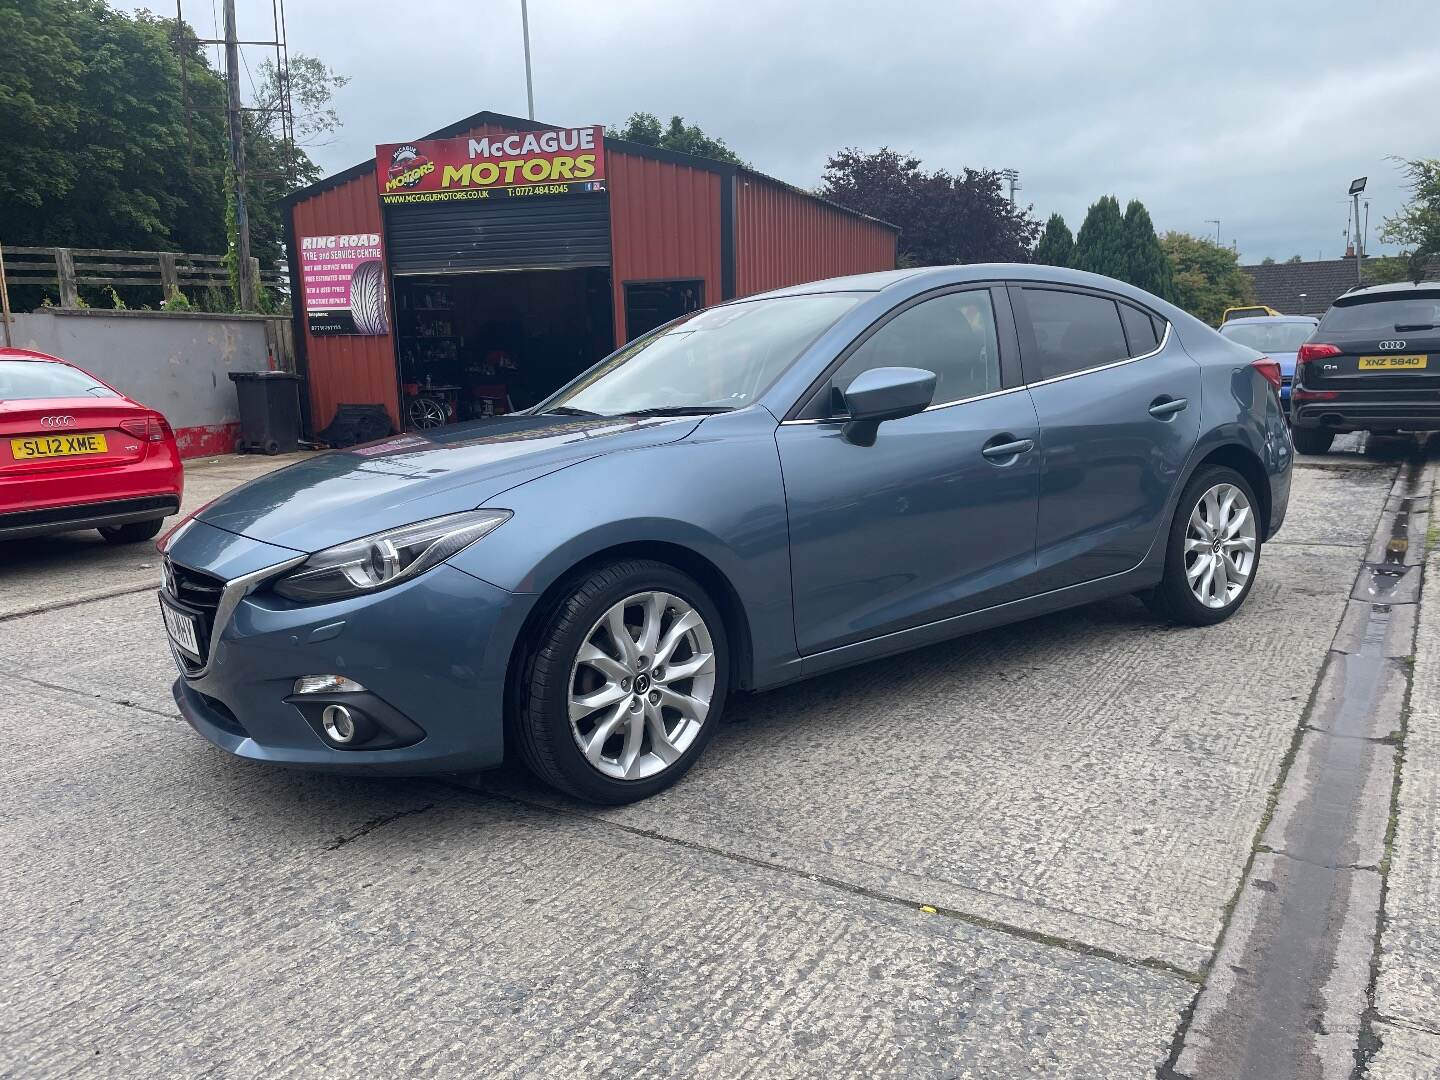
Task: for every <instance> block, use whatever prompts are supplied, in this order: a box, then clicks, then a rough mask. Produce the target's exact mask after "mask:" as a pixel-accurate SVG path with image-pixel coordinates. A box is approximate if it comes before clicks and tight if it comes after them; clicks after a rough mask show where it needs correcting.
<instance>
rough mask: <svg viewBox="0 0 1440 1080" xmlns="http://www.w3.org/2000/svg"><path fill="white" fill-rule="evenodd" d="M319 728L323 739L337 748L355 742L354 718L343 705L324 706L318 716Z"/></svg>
mask: <svg viewBox="0 0 1440 1080" xmlns="http://www.w3.org/2000/svg"><path fill="white" fill-rule="evenodd" d="M320 726H321V727H323V728H324V729H325V737H326V738H327V739H329V740H330V741H331V742H333V743H335V744H336V745H337V746H344V745H345V744H347V743H351V742H354V741H355V718H354V717H353V716H351V715H350V710H349V709H347V708H346V707H345V706H344V705H326V706H325V711H324V712H322V713H321V714H320Z"/></svg>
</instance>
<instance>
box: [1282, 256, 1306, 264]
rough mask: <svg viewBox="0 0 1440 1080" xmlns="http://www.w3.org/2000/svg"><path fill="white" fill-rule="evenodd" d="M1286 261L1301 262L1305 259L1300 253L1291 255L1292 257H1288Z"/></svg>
mask: <svg viewBox="0 0 1440 1080" xmlns="http://www.w3.org/2000/svg"><path fill="white" fill-rule="evenodd" d="M1285 261H1286V262H1287V263H1299V262H1304V261H1305V260H1304V259H1302V258H1301V257H1300V256H1299V255H1291V256H1290V258H1288V259H1286V260H1285Z"/></svg>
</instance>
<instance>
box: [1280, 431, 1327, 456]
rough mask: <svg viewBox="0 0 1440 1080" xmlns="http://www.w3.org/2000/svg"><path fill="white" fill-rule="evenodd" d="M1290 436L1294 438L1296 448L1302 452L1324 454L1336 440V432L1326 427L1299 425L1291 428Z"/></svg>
mask: <svg viewBox="0 0 1440 1080" xmlns="http://www.w3.org/2000/svg"><path fill="white" fill-rule="evenodd" d="M1290 438H1291V439H1292V440H1294V443H1295V449H1296V450H1299V451H1300V453H1302V454H1323V453H1326V452H1327V451H1328V450H1329V449H1330V444H1331V443H1333V442H1334V441H1335V433H1334V432H1333V431H1326V430H1325V429H1324V428H1302V427H1297V428H1292V429H1291V430H1290Z"/></svg>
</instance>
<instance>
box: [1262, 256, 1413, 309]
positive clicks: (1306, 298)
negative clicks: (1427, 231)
mask: <svg viewBox="0 0 1440 1080" xmlns="http://www.w3.org/2000/svg"><path fill="white" fill-rule="evenodd" d="M1240 269H1241V270H1244V271H1245V273H1247V274H1249V275H1250V280H1251V281H1252V282H1253V283H1254V285H1255V300H1256V302H1257V303H1261V304H1266V305H1268V306H1269V307H1272V308H1274V309H1275V310H1276V311H1283V312H1284V313H1285V314H1287V315H1323V314H1325V312H1326V310H1328V309H1329V307H1330V305H1331V304H1333V303H1334V302H1335V300H1336V299H1337V298H1338V297H1339V296H1341V295H1342V294H1344V293H1345V292H1347V291H1348V290H1350V289H1353V288H1354V287H1355V286H1356V284H1358V283H1357V281H1356V280H1355V260H1354V258H1348V259H1317V260H1312V261H1310V262H1294V263H1292V262H1283V263H1281V262H1277V263H1266V264H1255V265H1252V266H1242V267H1241V268H1240ZM1361 272H1362V273H1363V272H1364V266H1363V265H1362V267H1361ZM1425 276H1426V279H1427V280H1440V259H1432V260H1431V261H1430V266H1429V269H1428V271H1427V273H1426V275H1425ZM1302 295H1303V299H1302Z"/></svg>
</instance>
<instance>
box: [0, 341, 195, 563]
mask: <svg viewBox="0 0 1440 1080" xmlns="http://www.w3.org/2000/svg"><path fill="white" fill-rule="evenodd" d="M184 484H185V473H184V470H183V469H182V467H181V465H180V450H179V447H177V446H176V445H175V433H174V432H173V431H171V430H170V425H169V424H168V423H166V421H165V417H163V416H161V415H160V414H159V413H158V412H156V411H155V410H154V409H149V408H146V407H145V406H144V405H141V404H140V403H139V402H138V401H131V400H130V399H129V398H127V397H126V396H125V395H124V394H122V393H120V392H119V391H117V390H116V389H115V388H114V387H111V386H107V385H105V383H103V382H101V381H100V380H99V379H97V378H95V376H93V375H91V374H89V373H88V372H85V371H82V370H80V369H79V368H78V367H75V366H74V365H73V364H68V363H66V362H65V361H64V360H61V359H59V358H57V357H54V356H47V355H46V354H45V353H39V352H32V351H30V350H27V349H0V540H15V539H19V538H21V537H26V536H40V535H43V534H46V533H58V532H72V531H75V530H78V529H99V530H100V535H101V536H103V537H104V538H105V539H106V540H108V541H110V542H111V543H113V544H130V543H136V542H138V541H141V540H148V539H150V538H151V537H152V536H154V535H155V534H156V533H158V532H159V531H160V526H161V524H162V523H163V522H164V520H165V518H166V517H168V516H169V515H171V514H174V513H176V512H177V511H178V510H179V509H180V495H181V491H182V490H183V488H184Z"/></svg>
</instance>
